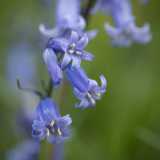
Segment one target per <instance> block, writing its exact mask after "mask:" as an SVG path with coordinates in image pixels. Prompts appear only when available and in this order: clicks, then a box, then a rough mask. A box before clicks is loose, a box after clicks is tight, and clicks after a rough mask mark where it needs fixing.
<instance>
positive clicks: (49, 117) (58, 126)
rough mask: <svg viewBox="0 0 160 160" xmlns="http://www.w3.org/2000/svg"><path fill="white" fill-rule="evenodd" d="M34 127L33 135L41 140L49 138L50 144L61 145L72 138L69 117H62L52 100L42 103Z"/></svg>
mask: <svg viewBox="0 0 160 160" xmlns="http://www.w3.org/2000/svg"><path fill="white" fill-rule="evenodd" d="M36 116H37V117H36V119H35V120H34V121H33V125H32V135H33V137H34V138H37V139H39V140H42V139H45V138H47V140H48V141H49V142H50V143H61V142H63V141H64V140H66V139H68V138H69V137H70V131H69V125H70V124H71V123H72V119H71V118H70V116H69V115H66V116H63V117H62V116H61V115H60V113H59V110H58V107H57V105H56V104H55V103H54V102H53V101H52V99H50V98H45V99H43V100H41V101H40V103H39V105H38V106H37V110H36Z"/></svg>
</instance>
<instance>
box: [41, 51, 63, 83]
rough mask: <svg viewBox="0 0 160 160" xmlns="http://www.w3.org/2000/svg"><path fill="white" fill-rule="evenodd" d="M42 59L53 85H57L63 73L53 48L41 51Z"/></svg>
mask: <svg viewBox="0 0 160 160" xmlns="http://www.w3.org/2000/svg"><path fill="white" fill-rule="evenodd" d="M43 59H44V62H45V64H46V66H47V69H48V72H49V74H50V76H51V78H52V81H53V83H54V85H59V84H60V82H61V80H62V78H63V75H62V70H61V68H60V67H59V65H58V62H57V57H56V55H55V53H54V52H53V50H51V49H46V50H45V51H44V53H43Z"/></svg>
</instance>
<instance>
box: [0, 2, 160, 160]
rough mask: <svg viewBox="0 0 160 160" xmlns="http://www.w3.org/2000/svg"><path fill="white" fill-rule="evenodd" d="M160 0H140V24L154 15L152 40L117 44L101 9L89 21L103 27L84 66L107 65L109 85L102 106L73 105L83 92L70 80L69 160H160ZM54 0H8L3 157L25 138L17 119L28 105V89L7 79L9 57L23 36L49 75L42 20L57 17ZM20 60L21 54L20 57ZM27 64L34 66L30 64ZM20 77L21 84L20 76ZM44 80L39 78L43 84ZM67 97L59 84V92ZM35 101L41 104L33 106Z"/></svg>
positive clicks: (1, 101)
mask: <svg viewBox="0 0 160 160" xmlns="http://www.w3.org/2000/svg"><path fill="white" fill-rule="evenodd" d="M159 7H160V1H159V0H150V2H149V4H148V5H146V6H143V5H140V4H139V3H138V1H134V2H133V10H134V15H135V16H136V21H137V24H138V25H140V26H141V25H143V23H144V22H149V23H150V25H151V31H152V34H153V40H152V41H151V43H149V44H148V45H133V46H132V47H130V48H113V47H112V46H111V45H110V42H109V38H108V37H107V36H106V34H105V32H104V29H103V23H104V22H105V21H106V20H107V21H111V19H110V17H105V16H104V15H102V14H97V15H96V16H94V17H92V18H91V23H90V25H89V28H91V29H93V28H98V29H100V33H99V34H98V36H97V37H96V38H95V39H94V40H93V41H92V42H91V43H90V44H89V46H88V48H87V50H88V51H91V52H92V53H93V54H94V55H95V57H96V58H95V59H94V61H93V62H92V63H88V62H85V63H83V67H84V68H85V69H86V70H87V73H88V75H89V76H90V77H91V78H94V79H96V80H98V76H99V75H100V74H101V73H103V74H104V75H105V76H106V77H107V79H108V91H107V94H106V95H104V96H103V98H102V100H101V101H99V102H98V103H97V106H96V108H94V109H87V110H84V111H81V110H77V109H74V108H73V105H74V103H75V102H76V99H75V98H74V96H73V95H72V90H71V87H70V86H69V85H67V86H66V88H65V89H66V92H65V93H66V95H65V96H64V98H61V102H59V104H60V105H61V106H60V107H61V111H62V113H63V114H66V113H69V114H71V116H72V118H73V124H72V127H73V135H72V139H71V140H70V141H69V142H67V143H66V144H65V160H75V159H76V160H82V159H84V160H98V159H100V160H153V159H154V160H159V159H160V123H159V122H160V54H159V51H160V18H159V15H160V9H159ZM53 8H54V5H53V3H52V2H51V3H49V4H48V3H47V2H45V1H43V0H26V1H21V0H12V1H6V0H1V1H0V56H1V57H0V159H1V160H4V159H5V157H6V154H7V152H8V151H9V150H10V149H11V148H14V146H15V145H16V144H18V143H19V142H21V141H22V140H23V138H24V137H23V135H19V134H18V133H17V132H16V131H15V126H14V123H13V122H14V119H15V116H16V112H17V111H18V110H19V108H20V107H21V102H20V101H21V100H20V95H21V92H17V90H16V89H15V88H13V87H10V85H9V84H8V80H7V79H6V61H7V57H8V55H9V54H10V53H9V50H10V49H11V47H13V46H14V45H15V44H18V43H21V42H22V41H26V42H28V43H29V45H30V46H31V47H32V49H33V51H32V52H33V54H34V58H35V59H36V62H35V63H36V65H37V68H38V71H37V76H38V77H37V79H38V81H40V80H41V79H47V78H48V77H47V72H46V69H45V66H44V65H43V62H42V57H41V56H42V51H43V48H44V40H43V37H42V36H40V33H39V31H38V25H39V24H40V23H45V24H48V26H50V27H52V26H53V22H54V18H53V17H54V9H53ZM17 63H20V59H17ZM26 67H27V66H26ZM15 85H16V84H15ZM37 86H38V87H39V84H37ZM54 95H55V99H56V101H57V103H58V101H59V99H60V98H59V97H58V96H59V95H60V93H59V89H57V90H56V91H55V93H54ZM32 107H34V106H32ZM50 147H51V145H49V144H48V143H46V142H42V147H41V159H48V158H47V157H48V155H47V154H48V152H49V151H48V150H49V148H50Z"/></svg>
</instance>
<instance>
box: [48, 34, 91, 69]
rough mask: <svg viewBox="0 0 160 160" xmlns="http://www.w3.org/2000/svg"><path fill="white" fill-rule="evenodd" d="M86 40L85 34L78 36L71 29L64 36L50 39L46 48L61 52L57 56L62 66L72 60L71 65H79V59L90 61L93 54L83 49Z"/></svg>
mask: <svg viewBox="0 0 160 160" xmlns="http://www.w3.org/2000/svg"><path fill="white" fill-rule="evenodd" d="M91 34H92V33H91ZM88 41H89V39H88V36H87V34H83V35H81V36H80V35H79V34H78V33H77V32H75V31H71V32H70V33H69V34H66V36H65V38H53V39H50V40H49V42H48V45H47V48H51V49H52V50H54V51H55V52H56V53H59V54H60V53H61V54H63V56H59V57H61V59H60V65H61V67H62V68H65V67H66V66H67V65H68V64H69V63H70V62H72V66H80V63H81V60H87V61H91V60H92V59H93V55H92V54H91V53H89V52H87V51H85V50H84V48H85V47H86V45H87V44H88Z"/></svg>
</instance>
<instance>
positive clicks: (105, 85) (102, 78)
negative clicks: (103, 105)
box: [100, 75, 107, 92]
mask: <svg viewBox="0 0 160 160" xmlns="http://www.w3.org/2000/svg"><path fill="white" fill-rule="evenodd" d="M100 80H101V89H102V90H104V92H105V90H106V88H107V80H106V78H105V77H104V76H103V75H100Z"/></svg>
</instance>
